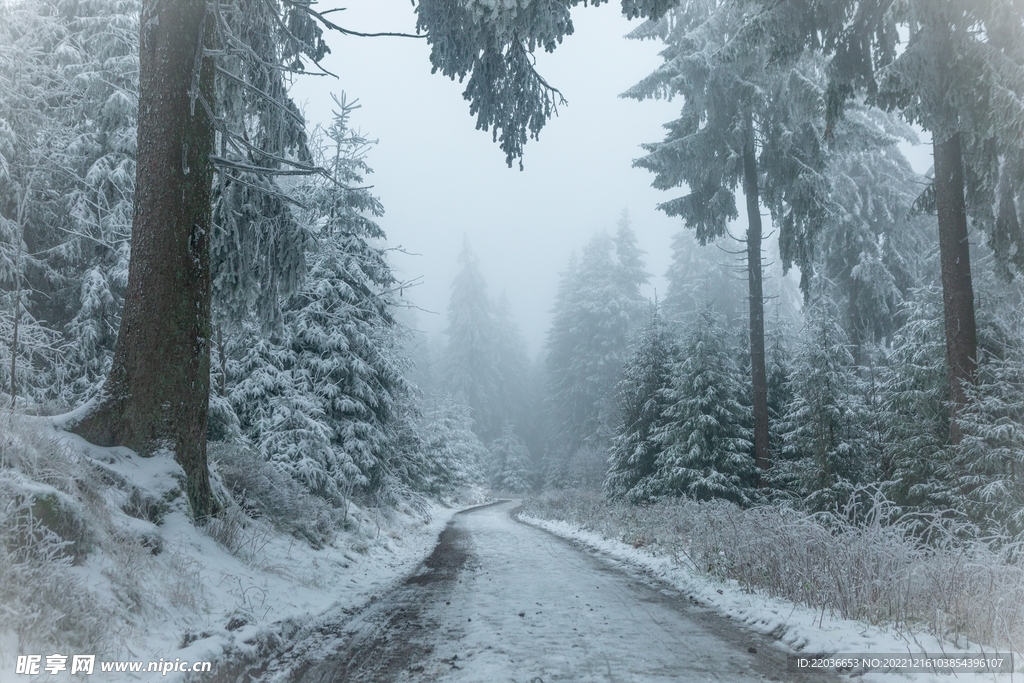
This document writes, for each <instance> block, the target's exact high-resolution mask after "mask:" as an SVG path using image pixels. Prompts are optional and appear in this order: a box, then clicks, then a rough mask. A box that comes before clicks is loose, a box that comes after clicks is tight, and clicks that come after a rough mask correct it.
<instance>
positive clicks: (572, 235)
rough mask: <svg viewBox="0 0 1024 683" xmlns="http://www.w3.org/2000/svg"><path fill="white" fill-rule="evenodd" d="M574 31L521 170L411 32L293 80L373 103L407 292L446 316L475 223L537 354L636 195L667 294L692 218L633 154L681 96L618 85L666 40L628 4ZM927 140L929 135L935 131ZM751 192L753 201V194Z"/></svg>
mask: <svg viewBox="0 0 1024 683" xmlns="http://www.w3.org/2000/svg"><path fill="white" fill-rule="evenodd" d="M334 2H335V3H336V4H332V3H331V2H330V1H325V2H324V3H323V5H324V7H325V8H329V7H332V6H347V9H346V10H345V11H344V12H339V13H336V14H334V15H333V16H332V19H333V20H334V21H336V22H338V23H339V24H341V25H343V26H345V27H347V28H351V29H354V30H359V31H366V32H375V31H404V32H413V30H414V27H415V13H414V11H413V8H412V6H411V3H410V2H409V0H348V2H344V0H334ZM573 21H574V23H575V26H576V33H575V34H574V35H572V36H569V37H567V38H566V40H565V42H564V43H563V44H562V45H561V46H560V47H559V48H558V49H557V50H556V51H555V52H554V53H553V54H550V55H549V54H542V55H540V56H539V59H538V69H539V71H540V72H541V73H542V74H543V75H544V76H545V77H546V78H547V79H548V81H549V82H550V83H551V84H552V85H554V86H556V87H558V88H559V89H561V91H562V92H563V93H564V95H565V96H566V98H567V99H568V101H569V104H568V106H565V107H562V108H560V110H559V116H558V117H557V118H555V119H553V120H552V121H551V122H550V123H549V124H548V126H547V127H546V128H545V129H544V131H543V132H542V133H541V136H540V140H539V141H532V140H531V141H530V143H529V144H528V145H527V147H526V156H525V160H524V163H525V166H526V170H525V171H523V172H520V171H519V170H518V168H514V169H509V168H507V167H506V165H505V156H504V154H503V153H502V152H501V151H500V150H499V149H498V146H497V145H496V144H495V143H493V142H492V140H491V134H490V133H485V132H483V131H478V130H476V129H475V119H474V118H471V117H470V116H469V104H468V103H467V102H466V101H465V100H463V99H462V86H461V85H459V84H458V83H453V82H451V81H449V80H448V79H446V78H444V77H442V76H441V75H439V74H431V73H430V61H429V59H428V54H429V51H428V47H427V44H426V42H425V41H423V40H412V39H406V38H372V39H370V38H346V37H342V36H340V35H337V34H333V35H329V36H328V40H329V43H330V46H331V50H332V54H331V55H329V56H328V58H327V59H326V60H325V62H324V65H325V66H326V67H327V68H328V69H330V70H331V71H332V72H334V73H336V74H338V76H339V77H340V78H339V79H338V80H335V79H331V78H313V77H306V78H303V79H300V81H299V82H298V83H297V84H296V86H295V88H294V90H293V92H294V95H295V97H296V100H297V101H298V102H299V103H300V105H304V106H305V109H306V114H307V117H308V119H309V121H310V122H311V123H317V122H327V121H329V119H330V111H331V108H332V106H333V103H332V101H331V98H330V93H331V92H332V91H333V92H335V93H340V92H341V91H343V90H344V91H345V92H346V93H347V95H348V96H349V98H350V99H353V98H356V99H358V100H359V102H360V103H361V105H362V108H361V109H359V110H358V111H357V112H356V113H355V116H354V125H355V126H356V127H357V128H360V129H361V130H362V131H363V132H365V133H367V134H368V135H369V136H370V137H372V138H378V139H379V140H380V143H379V144H378V145H377V146H376V147H375V148H373V149H372V150H371V152H370V156H369V161H370V165H371V166H372V167H373V169H374V171H375V173H374V174H373V175H371V176H370V178H369V182H370V183H372V184H373V185H374V186H375V190H374V191H375V192H376V193H377V194H378V195H379V196H380V197H381V199H382V200H383V202H384V206H385V209H386V215H385V216H384V218H383V219H382V220H381V224H382V226H383V227H384V229H385V231H386V232H387V234H388V238H389V242H390V244H391V245H392V246H399V245H400V246H402V247H404V248H405V250H407V251H409V252H411V253H414V254H418V256H407V255H404V254H401V253H396V254H395V256H394V263H395V265H396V266H397V268H398V269H399V271H400V274H401V277H402V278H403V279H413V278H416V277H420V276H422V278H423V281H422V284H420V285H419V286H417V287H415V288H414V289H412V290H411V291H408V292H407V296H408V297H410V298H411V299H412V300H413V301H414V303H415V304H416V305H418V306H420V307H422V308H423V309H427V310H428V311H432V312H433V314H430V313H421V314H420V315H419V326H420V328H421V329H423V330H425V331H427V332H430V333H437V332H440V331H441V330H443V329H444V326H445V309H446V307H447V303H448V293H449V285H450V283H451V280H452V277H453V276H454V273H455V268H456V258H457V256H458V253H459V250H460V248H461V245H462V237H463V235H464V234H465V235H468V237H469V239H470V242H471V244H472V246H473V248H474V250H475V251H476V253H477V256H478V257H479V260H480V265H481V267H482V269H483V271H484V274H485V276H486V278H487V282H488V285H489V287H490V293H491V294H492V296H495V297H496V296H497V295H498V294H500V292H501V291H502V290H504V291H506V292H507V294H508V298H509V302H510V304H511V306H512V311H513V313H514V315H515V317H516V319H517V320H518V322H519V324H520V326H521V327H522V330H523V333H524V336H525V338H526V340H527V343H528V344H529V347H530V352H531V353H536V352H537V351H538V350H539V349H540V348H541V345H542V343H543V339H544V334H545V332H546V330H547V327H548V322H549V320H550V310H551V306H552V303H553V300H554V294H555V288H556V285H557V281H558V273H559V272H560V271H561V270H562V269H563V268H564V267H565V265H566V262H567V261H568V258H569V255H570V253H571V252H572V251H573V250H574V249H576V250H578V249H579V248H580V247H582V246H583V244H584V243H585V242H586V241H587V240H588V239H589V238H590V236H591V235H592V234H593V233H594V232H595V231H596V230H599V229H606V230H609V231H611V230H614V228H615V224H616V222H617V220H618V218H619V215H620V214H621V212H622V210H623V209H624V208H628V210H629V212H630V215H631V218H632V221H633V227H634V229H635V230H636V232H637V236H638V237H639V239H640V242H641V246H642V247H643V248H644V249H645V250H646V251H647V264H648V269H649V270H650V271H651V272H652V273H653V274H654V277H653V278H652V282H651V287H650V288H649V289H648V292H647V294H648V295H649V296H652V297H653V295H654V294H655V291H657V293H658V294H659V295H661V296H663V295H664V291H665V281H664V277H663V276H664V273H665V269H666V268H667V266H668V263H669V259H670V256H671V253H670V249H669V244H670V240H671V236H672V235H673V234H674V233H675V232H676V231H678V230H680V229H682V223H681V221H679V220H677V219H670V218H668V217H666V216H665V215H664V214H662V213H661V212H659V211H657V210H656V209H655V205H656V204H657V203H658V202H660V201H665V200H666V199H668V198H670V197H672V196H675V194H677V193H678V191H677V193H669V192H659V191H657V190H654V189H653V188H651V187H650V183H651V180H652V178H653V176H652V175H651V174H650V173H648V172H647V171H644V170H642V169H634V168H632V160H633V159H634V158H636V157H637V156H640V155H641V154H642V153H643V152H642V150H641V149H640V148H639V145H640V144H641V143H643V142H653V141H657V140H660V139H661V138H662V135H663V131H662V127H661V126H662V124H663V123H665V122H668V121H670V120H672V119H674V118H675V117H676V115H677V114H678V110H679V104H681V103H677V102H672V103H668V102H664V101H648V102H635V101H633V100H623V99H620V98H619V97H618V95H619V94H620V93H621V92H623V91H624V90H626V89H627V88H629V87H630V86H632V85H633V84H635V83H636V82H637V81H639V80H640V79H641V78H643V77H644V76H646V75H647V74H649V73H650V72H651V71H652V70H653V69H655V68H656V67H657V66H658V65H659V64H660V63H661V59H660V58H659V57H658V51H659V49H660V44H659V43H656V42H653V41H644V42H639V41H631V40H625V39H624V38H623V36H624V35H625V34H626V33H628V32H629V31H630V30H631V29H632V28H633V27H634V26H636V22H629V21H626V20H625V19H623V18H622V17H621V15H620V14H619V7H618V4H617V3H609V4H605V5H603V6H601V7H597V8H594V7H580V8H578V9H577V10H576V11H575V12H574V14H573ZM922 141H923V142H928V140H927V139H923V140H922ZM904 152H905V153H907V154H908V157H909V158H910V159H911V161H912V163H913V164H914V167H915V169H916V170H917V171H918V172H921V173H923V172H925V171H927V169H928V167H929V166H930V163H931V158H930V148H928V147H918V148H914V149H911V148H910V147H909V146H905V149H904ZM740 205H741V206H742V202H740Z"/></svg>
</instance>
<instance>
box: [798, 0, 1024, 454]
mask: <svg viewBox="0 0 1024 683" xmlns="http://www.w3.org/2000/svg"><path fill="white" fill-rule="evenodd" d="M832 5H833V7H832V11H830V12H824V13H821V14H818V15H816V17H815V20H816V21H813V22H808V24H807V26H806V29H807V30H806V32H805V34H804V36H803V40H804V41H805V42H807V43H813V44H815V45H821V46H823V48H824V49H825V50H826V51H827V52H830V53H831V54H832V55H833V59H832V62H831V66H830V72H831V74H832V85H831V87H830V96H829V118H830V119H831V120H832V121H833V122H834V121H835V120H836V119H837V118H838V117H839V116H840V114H841V113H842V110H843V106H844V104H845V101H846V99H847V98H848V97H849V96H850V95H852V94H854V93H856V92H858V91H859V90H866V91H867V92H868V93H869V94H870V95H871V96H872V97H873V98H874V99H875V100H876V101H877V102H878V103H879V104H881V105H882V106H884V107H886V108H888V109H891V110H893V111H898V112H899V113H900V114H901V115H902V116H903V117H904V118H906V119H907V120H908V121H910V122H911V123H915V124H917V125H919V126H921V127H922V128H923V129H925V130H926V131H928V132H929V133H931V136H932V150H933V157H934V179H933V182H932V185H931V187H930V188H928V190H927V191H926V192H925V193H924V194H923V195H922V197H921V201H920V202H919V204H920V206H921V207H922V208H929V209H932V210H934V211H935V213H936V214H937V218H938V228H939V252H940V265H941V277H942V293H943V317H944V322H945V335H946V339H945V342H946V368H947V373H948V375H947V380H948V383H949V395H950V398H951V400H952V402H953V406H954V410H953V414H952V417H951V420H950V437H951V439H952V440H953V441H954V442H955V441H958V440H959V439H960V434H961V432H960V430H959V427H958V420H957V418H956V413H957V411H958V410H959V408H960V407H961V406H963V405H964V404H965V403H966V401H967V395H966V392H967V386H968V385H969V384H970V383H971V382H972V381H973V377H974V368H975V364H976V362H977V345H978V338H977V321H976V319H975V310H974V305H975V294H974V282H973V277H972V272H971V265H972V262H971V247H970V243H969V240H968V219H969V218H971V219H973V222H974V223H975V225H977V226H978V227H981V228H983V229H984V230H985V232H986V233H987V234H988V236H989V240H990V244H991V245H992V246H993V247H994V248H995V251H996V252H997V258H998V259H999V260H1000V262H1001V264H1002V269H1003V271H1004V273H1006V274H1009V272H1012V269H1019V268H1020V267H1021V266H1022V265H1024V249H1022V248H1021V242H1022V241H1024V233H1022V232H1021V230H1020V225H1021V221H1020V217H1019V214H1020V206H1019V205H1020V203H1021V199H1022V197H1021V190H1020V183H1019V182H1018V181H1019V180H1020V178H1021V171H1022V169H1024V166H1022V160H1024V153H1022V145H1021V136H1020V130H1021V124H1022V117H1021V115H1020V110H1021V107H1020V102H1021V99H1022V98H1024V47H1022V45H1024V10H1022V8H1021V6H1020V4H1019V3H1015V2H1002V1H997V2H975V1H974V0H946V1H944V2H934V1H933V0H909V1H907V2H900V3H889V2H887V1H884V0H834V2H833V3H832ZM902 27H906V28H907V29H908V33H909V35H908V40H907V42H906V45H905V46H904V47H903V48H902V49H898V45H899V43H900V42H901V41H902V38H901V31H900V29H901V28H902Z"/></svg>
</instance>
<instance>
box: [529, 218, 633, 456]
mask: <svg viewBox="0 0 1024 683" xmlns="http://www.w3.org/2000/svg"><path fill="white" fill-rule="evenodd" d="M646 277H647V276H646V273H644V272H643V271H642V263H641V262H640V261H639V255H638V254H637V252H636V247H635V238H634V237H633V232H632V230H631V229H630V228H629V226H628V224H626V223H622V224H620V226H619V231H618V233H617V234H616V238H615V239H614V240H613V239H612V238H610V237H609V236H608V235H607V234H605V233H598V234H597V235H595V236H594V238H593V239H591V241H590V242H589V243H588V244H587V246H586V247H585V248H584V250H583V255H582V257H581V258H580V259H579V261H578V262H576V261H575V260H574V261H573V262H571V263H570V265H569V268H568V270H566V271H565V272H563V273H562V277H561V280H560V282H559V288H558V292H557V295H556V298H555V307H554V311H553V314H554V315H553V318H554V319H553V321H552V324H551V328H550V330H549V331H548V337H547V342H546V351H547V356H546V362H545V364H546V370H547V378H548V401H549V406H550V408H551V411H552V417H553V423H554V424H553V428H554V432H555V437H554V438H555V441H556V448H558V449H559V450H560V451H561V452H562V453H564V454H565V455H570V454H571V453H573V452H574V451H575V450H577V449H578V448H580V447H581V446H583V445H584V444H598V445H599V448H600V449H603V448H604V447H605V445H606V443H607V439H608V438H609V437H610V435H611V431H612V429H614V422H615V398H614V395H615V386H616V385H617V384H618V381H619V379H620V376H621V371H622V365H623V363H624V362H625V360H626V358H627V355H628V353H629V338H630V335H631V333H632V331H633V329H634V328H635V326H636V325H637V324H638V323H639V322H640V320H641V319H642V318H641V316H642V315H643V310H644V306H645V302H644V300H643V298H642V297H641V296H640V293H639V285H640V283H641V282H644V281H646ZM641 278H643V279H641Z"/></svg>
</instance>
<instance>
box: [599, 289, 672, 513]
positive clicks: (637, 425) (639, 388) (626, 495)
mask: <svg viewBox="0 0 1024 683" xmlns="http://www.w3.org/2000/svg"><path fill="white" fill-rule="evenodd" d="M679 360H680V350H679V344H678V341H677V340H676V338H675V334H674V332H673V331H672V330H671V329H670V328H669V327H668V325H667V324H666V323H665V321H664V320H663V319H662V317H661V314H660V312H659V311H658V309H657V308H656V307H654V306H652V307H651V310H650V313H649V318H648V321H647V324H646V325H645V326H644V328H643V329H642V330H641V332H640V334H639V335H638V337H637V339H636V341H635V343H634V345H633V352H632V355H631V356H630V358H629V360H628V361H627V362H626V365H625V367H624V368H623V370H622V381H621V382H620V383H619V386H618V392H617V400H618V408H619V410H618V415H619V422H618V425H617V426H616V429H615V435H614V437H613V438H612V443H611V449H610V455H609V460H608V462H609V466H608V474H607V476H606V478H605V480H604V491H605V493H606V494H608V497H609V498H612V499H625V500H628V501H630V502H632V503H639V502H642V501H643V498H642V497H641V494H640V492H641V491H643V490H645V482H646V481H647V480H648V479H650V478H651V477H653V476H655V475H656V469H657V461H658V457H659V455H660V454H661V452H662V450H663V444H662V443H661V441H660V440H659V438H658V435H659V434H660V433H661V432H662V431H663V430H664V429H665V428H666V426H667V418H666V417H665V411H666V409H667V408H668V406H669V404H670V402H669V396H670V393H671V390H672V379H673V371H674V369H675V366H676V364H677V363H678V362H679Z"/></svg>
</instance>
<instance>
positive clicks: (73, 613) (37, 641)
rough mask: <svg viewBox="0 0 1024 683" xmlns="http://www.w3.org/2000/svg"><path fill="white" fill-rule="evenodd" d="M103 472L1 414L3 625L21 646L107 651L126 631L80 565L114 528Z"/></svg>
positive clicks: (0, 574)
mask: <svg viewBox="0 0 1024 683" xmlns="http://www.w3.org/2000/svg"><path fill="white" fill-rule="evenodd" d="M100 487H101V482H100V479H99V477H98V474H97V472H95V471H92V470H90V469H89V468H85V467H82V466H81V464H80V463H78V462H76V461H75V458H74V457H73V456H72V455H71V454H70V453H69V452H68V451H67V450H66V449H63V448H61V447H60V446H59V445H58V444H57V443H55V442H54V441H53V440H52V439H47V438H45V437H44V436H42V435H41V434H40V433H39V432H38V431H37V430H32V429H25V428H24V427H23V425H21V424H20V423H19V422H17V421H16V420H15V418H12V417H11V416H10V415H9V414H7V415H3V416H0V623H3V624H4V626H5V627H6V629H8V630H9V631H10V632H11V633H13V634H15V636H16V640H17V646H18V647H20V648H25V649H33V648H36V647H39V646H42V645H44V644H45V645H47V646H51V647H52V646H58V647H64V648H66V649H69V650H75V651H108V648H109V647H110V646H111V642H110V641H111V634H112V633H115V632H117V631H118V630H119V629H118V628H117V625H116V624H114V623H113V619H112V616H111V615H110V614H109V613H108V612H106V611H105V610H101V609H98V602H97V600H96V598H95V596H94V595H93V593H92V592H90V591H89V590H88V588H87V586H86V582H85V580H84V577H83V575H82V573H81V572H78V571H76V567H75V565H76V564H81V562H82V561H83V560H84V559H85V557H86V556H87V554H88V553H89V551H90V550H91V549H92V548H93V547H94V545H95V544H96V543H97V541H98V540H99V539H98V538H97V536H98V534H100V533H103V532H107V531H109V517H108V516H106V515H104V514H103V513H104V509H103V501H102V496H101V494H100Z"/></svg>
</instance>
